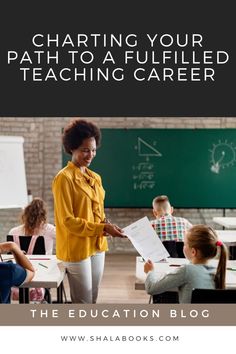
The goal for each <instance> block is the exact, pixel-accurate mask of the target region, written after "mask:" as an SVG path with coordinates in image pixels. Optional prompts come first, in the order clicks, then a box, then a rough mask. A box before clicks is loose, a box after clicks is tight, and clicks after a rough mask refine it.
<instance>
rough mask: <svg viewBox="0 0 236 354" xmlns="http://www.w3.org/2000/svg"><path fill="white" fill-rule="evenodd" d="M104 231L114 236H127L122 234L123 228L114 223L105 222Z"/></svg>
mask: <svg viewBox="0 0 236 354" xmlns="http://www.w3.org/2000/svg"><path fill="white" fill-rule="evenodd" d="M104 232H105V235H104V236H107V235H110V236H113V237H122V238H126V236H125V235H124V234H122V229H120V228H119V227H118V226H117V225H114V224H105V225H104Z"/></svg>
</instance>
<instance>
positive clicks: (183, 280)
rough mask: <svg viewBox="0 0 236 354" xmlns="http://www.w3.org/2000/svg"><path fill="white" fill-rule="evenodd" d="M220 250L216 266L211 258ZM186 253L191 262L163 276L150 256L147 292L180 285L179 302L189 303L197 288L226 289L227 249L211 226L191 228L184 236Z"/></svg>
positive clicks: (150, 292)
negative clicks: (156, 272) (159, 277)
mask: <svg viewBox="0 0 236 354" xmlns="http://www.w3.org/2000/svg"><path fill="white" fill-rule="evenodd" d="M217 252H219V261H218V266H217V269H215V268H214V267H212V266H209V265H208V261H209V260H210V259H212V258H214V257H215V256H216V255H217ZM184 254H185V257H186V258H187V259H188V260H189V261H190V262H189V264H186V265H183V266H181V267H179V268H177V269H176V270H175V271H174V272H171V273H169V274H167V275H165V276H164V277H163V278H162V279H160V280H158V278H157V275H156V274H155V271H154V264H153V263H152V262H151V261H150V260H149V261H148V262H146V263H145V265H144V272H145V273H147V278H146V282H145V288H146V291H147V293H148V294H150V295H155V294H160V293H163V292H165V291H168V290H170V289H173V288H176V287H177V288H178V292H179V302H180V303H190V302H191V296H192V290H193V289H194V288H200V289H225V276H226V261H227V250H226V247H225V245H224V244H223V243H222V242H221V241H219V240H218V236H217V234H216V232H215V231H214V230H213V229H212V228H211V227H209V226H206V225H195V226H193V227H192V228H191V229H190V230H188V231H187V233H186V235H185V239H184Z"/></svg>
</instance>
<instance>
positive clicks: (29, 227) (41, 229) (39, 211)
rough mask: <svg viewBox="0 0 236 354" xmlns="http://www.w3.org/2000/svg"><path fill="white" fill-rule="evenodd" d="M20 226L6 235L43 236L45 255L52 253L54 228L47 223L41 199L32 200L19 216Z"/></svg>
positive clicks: (45, 210) (44, 205)
mask: <svg viewBox="0 0 236 354" xmlns="http://www.w3.org/2000/svg"><path fill="white" fill-rule="evenodd" d="M21 221H22V224H21V225H19V226H16V227H13V228H12V229H11V230H10V231H9V232H8V235H16V236H33V235H35V236H44V241H45V248H46V254H52V253H53V243H54V241H55V238H56V228H55V226H54V225H52V224H49V223H48V222H47V209H46V204H45V202H44V201H43V200H42V199H41V198H34V199H33V200H32V202H31V203H30V204H29V205H27V206H26V208H25V209H24V210H23V213H22V215H21Z"/></svg>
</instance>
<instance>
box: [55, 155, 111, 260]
mask: <svg viewBox="0 0 236 354" xmlns="http://www.w3.org/2000/svg"><path fill="white" fill-rule="evenodd" d="M52 190H53V195H54V212H55V223H56V255H57V258H58V259H60V260H62V261H65V262H78V261H81V260H83V259H85V258H88V257H89V256H91V255H93V254H95V253H96V252H99V251H106V250H107V249H108V248H107V240H106V237H104V236H103V229H104V224H101V222H102V221H103V220H104V218H105V214H104V197H105V191H104V189H103V187H102V181H101V177H100V176H99V175H98V174H97V173H95V172H93V171H91V170H89V169H86V173H85V174H83V173H82V172H81V171H80V169H79V168H78V167H76V166H75V165H74V164H73V163H72V162H68V164H67V166H66V167H65V168H63V169H62V170H61V171H59V173H58V174H57V175H56V177H55V178H54V180H53V184H52Z"/></svg>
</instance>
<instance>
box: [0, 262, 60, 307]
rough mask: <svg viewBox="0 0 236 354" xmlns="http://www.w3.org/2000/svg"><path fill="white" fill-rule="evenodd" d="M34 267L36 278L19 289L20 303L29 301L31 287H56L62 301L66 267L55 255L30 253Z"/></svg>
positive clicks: (58, 296)
mask: <svg viewBox="0 0 236 354" xmlns="http://www.w3.org/2000/svg"><path fill="white" fill-rule="evenodd" d="M2 256H3V260H6V259H13V256H12V255H2ZM27 257H28V258H29V259H30V262H31V263H32V265H33V267H34V269H35V275H34V278H33V279H32V280H31V281H30V282H28V283H24V284H23V285H22V286H21V287H20V288H19V289H20V291H19V303H29V288H56V289H57V302H58V303H62V302H63V297H62V290H63V279H64V277H65V268H64V267H63V265H62V263H61V262H60V261H59V260H58V259H57V258H56V256H55V255H28V256H27Z"/></svg>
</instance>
